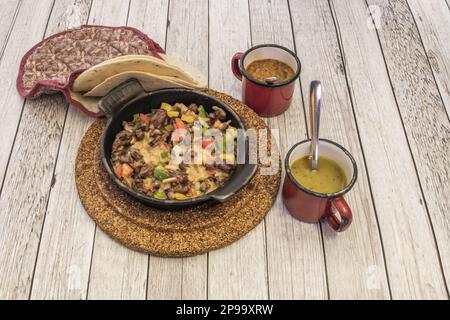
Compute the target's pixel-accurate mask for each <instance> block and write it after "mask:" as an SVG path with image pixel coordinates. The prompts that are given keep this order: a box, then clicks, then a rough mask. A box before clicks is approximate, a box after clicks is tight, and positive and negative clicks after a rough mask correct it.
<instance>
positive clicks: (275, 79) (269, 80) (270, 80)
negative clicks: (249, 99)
mask: <svg viewBox="0 0 450 320" xmlns="http://www.w3.org/2000/svg"><path fill="white" fill-rule="evenodd" d="M265 81H266V83H268V84H274V83H275V82H277V81H278V78H277V77H268V78H266V79H265Z"/></svg>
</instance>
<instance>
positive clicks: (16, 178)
mask: <svg viewBox="0 0 450 320" xmlns="http://www.w3.org/2000/svg"><path fill="white" fill-rule="evenodd" d="M66 2H67V1H66ZM52 6H53V2H52V1H48V2H46V3H45V2H40V3H39V4H38V5H36V3H34V2H32V1H24V3H23V4H22V6H21V8H20V11H19V12H18V17H17V22H16V24H15V27H14V29H13V31H12V33H11V37H13V39H14V41H13V42H11V43H8V47H7V48H6V50H5V57H4V59H3V60H2V63H8V62H9V65H2V67H1V69H2V72H5V74H4V77H2V78H6V79H8V78H9V77H10V76H12V77H14V78H15V76H16V74H17V69H18V63H19V61H20V59H19V56H20V55H22V54H23V53H24V52H25V51H26V50H28V47H31V46H32V45H33V44H34V42H37V41H39V40H41V38H42V36H43V35H44V30H45V28H46V26H47V22H48V27H47V31H46V35H48V34H51V33H53V32H55V31H57V30H58V24H60V23H61V21H65V19H66V17H65V15H64V11H61V10H59V9H60V8H59V6H58V4H57V5H55V6H53V11H52V15H51V16H50V20H49V13H50V11H51V10H52ZM36 12H39V13H40V15H42V16H41V17H40V19H37V18H33V17H34V16H35V15H36V14H35V13H36ZM45 14H47V17H46V18H45V19H44V18H43V15H45ZM48 20H49V21H48ZM25 22H26V23H25ZM28 29H33V31H31V30H28ZM34 31H35V32H37V31H40V34H38V33H36V34H35V32H34ZM27 34H28V35H29V36H30V37H31V38H30V39H26V38H24V37H23V35H27ZM15 44H17V46H14V45H15ZM11 58H12V59H15V60H14V61H10V59H11ZM9 81H10V82H11V83H15V81H14V80H13V79H12V78H11V79H9ZM4 89H5V87H4V86H3V85H2V86H1V89H0V90H4ZM9 90H10V91H9V92H3V93H4V94H5V95H6V97H7V98H6V99H5V100H4V102H5V105H3V107H7V108H8V110H4V111H6V114H5V113H3V115H4V116H6V118H3V119H2V120H6V119H9V121H11V122H10V123H8V124H10V125H8V124H5V126H3V123H2V129H3V128H4V130H5V134H6V136H8V130H13V129H14V131H15V128H13V127H12V124H14V121H16V124H17V120H18V119H19V115H20V109H21V108H22V106H23V104H24V102H23V100H22V99H21V98H20V97H19V96H18V94H17V93H16V92H15V91H16V89H15V86H13V85H11V86H10V87H9ZM19 108H20V109H19ZM14 110H15V113H12V111H14ZM8 113H9V114H8ZM65 113H66V105H65V103H64V101H63V99H62V97H61V96H51V97H45V98H42V99H38V100H28V101H26V103H25V106H24V108H23V114H22V117H21V122H20V125H19V127H18V129H17V133H16V138H15V144H14V148H13V150H12V152H11V157H10V161H9V166H8V171H7V173H6V176H5V180H4V185H3V190H2V194H1V197H0V207H1V208H2V209H1V212H2V214H1V215H0V221H1V222H0V225H1V227H0V229H1V232H0V242H1V243H2V246H1V247H0V270H2V272H1V276H0V283H2V285H1V286H0V297H1V298H20V299H25V298H28V296H29V292H30V287H31V281H32V275H33V270H34V265H35V260H36V254H37V251H38V246H39V240H40V235H41V229H42V223H43V220H44V216H45V211H46V205H47V199H48V194H49V189H50V186H51V183H52V177H53V170H54V164H55V161H56V156H57V152H58V146H59V141H60V138H61V134H62V127H63V125H64V117H65ZM11 143H12V141H11ZM7 146H8V140H6V141H4V144H3V143H2V147H7ZM42 146H45V148H43V147H42ZM4 151H5V153H6V152H7V151H6V149H5V150H4ZM31 186H32V187H31Z"/></svg>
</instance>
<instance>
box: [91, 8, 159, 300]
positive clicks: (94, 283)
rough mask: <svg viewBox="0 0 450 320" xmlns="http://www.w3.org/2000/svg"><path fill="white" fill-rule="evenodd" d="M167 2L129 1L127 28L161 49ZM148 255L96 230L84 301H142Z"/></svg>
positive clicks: (145, 294)
mask: <svg viewBox="0 0 450 320" xmlns="http://www.w3.org/2000/svg"><path fill="white" fill-rule="evenodd" d="M167 9H168V0H152V1H146V0H145V1H143V0H132V1H131V2H130V8H129V13H128V21H127V25H129V26H132V27H136V28H138V29H139V30H141V31H143V32H144V33H146V34H147V35H149V36H150V38H152V39H153V40H155V41H157V42H158V43H160V44H161V45H164V43H165V38H166V29H167ZM148 259H149V258H148V255H146V254H142V253H139V252H135V251H132V250H129V249H128V248H125V247H123V246H121V245H119V244H118V243H116V242H115V241H114V240H112V239H111V238H109V237H108V236H107V235H106V234H105V233H103V232H101V231H100V230H99V229H98V228H97V232H96V233H95V240H94V249H93V255H92V264H91V272H90V277H89V288H88V299H145V298H146V296H147V270H148Z"/></svg>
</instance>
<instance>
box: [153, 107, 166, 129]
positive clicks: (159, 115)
mask: <svg viewBox="0 0 450 320" xmlns="http://www.w3.org/2000/svg"><path fill="white" fill-rule="evenodd" d="M166 120H167V113H166V111H165V110H162V109H158V110H156V112H155V113H154V114H153V115H152V119H151V120H150V123H151V124H153V125H154V126H155V128H160V127H162V125H163V124H164V123H165V122H166Z"/></svg>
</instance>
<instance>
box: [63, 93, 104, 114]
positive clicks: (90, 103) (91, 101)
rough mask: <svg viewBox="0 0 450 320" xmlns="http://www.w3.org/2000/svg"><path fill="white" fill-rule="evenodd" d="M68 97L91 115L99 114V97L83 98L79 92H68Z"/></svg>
mask: <svg viewBox="0 0 450 320" xmlns="http://www.w3.org/2000/svg"><path fill="white" fill-rule="evenodd" d="M69 95H70V97H71V98H72V99H73V100H75V101H76V102H78V103H79V104H81V105H82V106H83V107H84V108H85V109H86V110H88V111H89V112H92V113H99V112H100V108H99V107H98V102H99V101H100V98H99V97H83V95H82V94H81V93H79V92H73V91H72V90H69Z"/></svg>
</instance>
